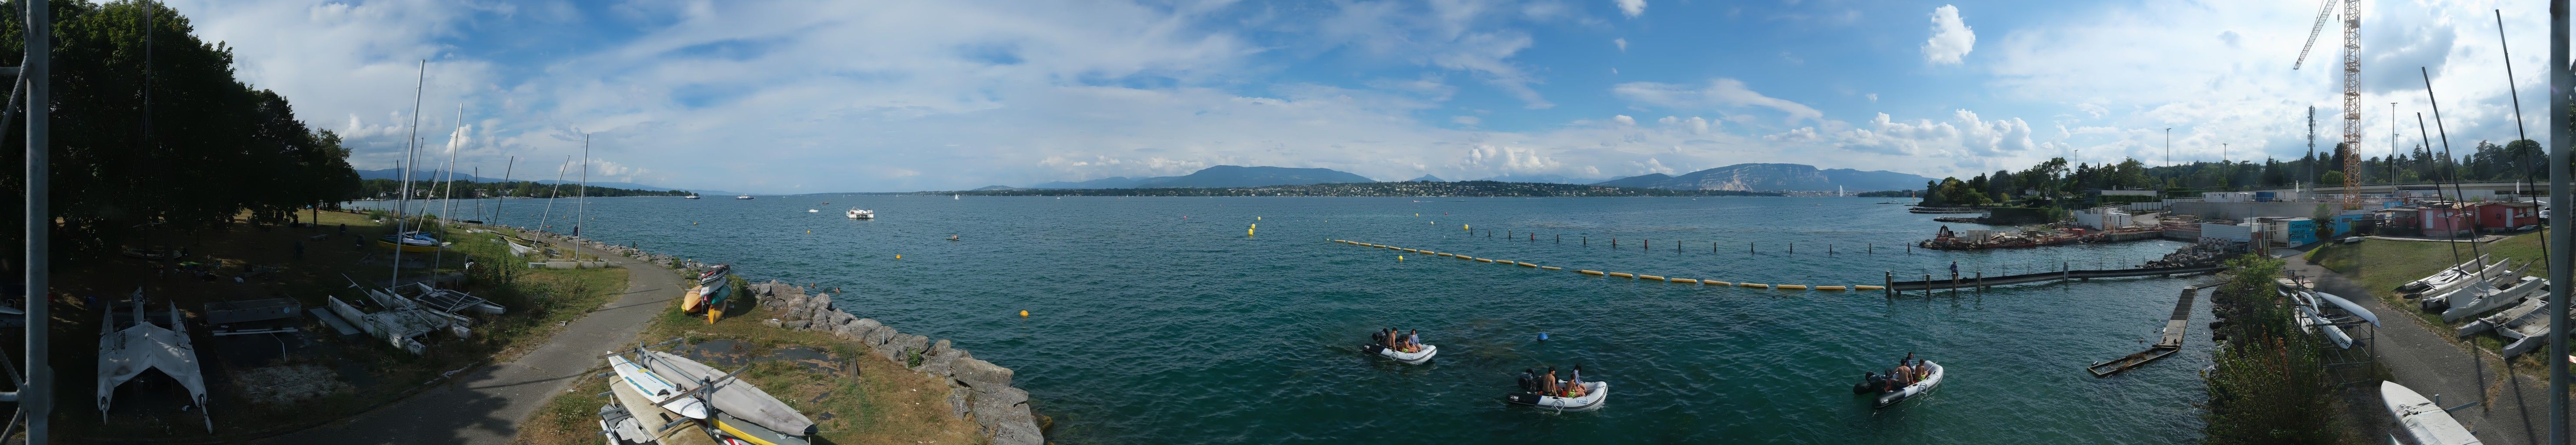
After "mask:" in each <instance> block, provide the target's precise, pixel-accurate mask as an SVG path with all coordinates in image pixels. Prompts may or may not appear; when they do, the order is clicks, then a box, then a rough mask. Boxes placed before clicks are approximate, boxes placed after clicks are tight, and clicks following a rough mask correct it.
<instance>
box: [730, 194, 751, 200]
mask: <svg viewBox="0 0 2576 445" xmlns="http://www.w3.org/2000/svg"><path fill="white" fill-rule="evenodd" d="M733 199H751V195H742V196H736V197H733Z"/></svg>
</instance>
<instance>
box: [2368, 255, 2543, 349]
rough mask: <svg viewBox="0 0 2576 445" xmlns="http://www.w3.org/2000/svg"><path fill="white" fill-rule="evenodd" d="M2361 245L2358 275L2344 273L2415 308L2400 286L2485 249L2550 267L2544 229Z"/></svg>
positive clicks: (2427, 317)
mask: <svg viewBox="0 0 2576 445" xmlns="http://www.w3.org/2000/svg"><path fill="white" fill-rule="evenodd" d="M2472 245H2474V246H2475V250H2474V251H2472V249H2471V247H2472ZM2358 246H2360V249H2359V250H2358V252H2357V253H2356V254H2355V255H2352V256H2353V260H2354V261H2353V262H2354V264H2353V265H2352V266H2351V267H2353V268H2355V269H2358V270H2359V271H2360V273H2359V274H2357V275H2356V274H2354V273H2351V272H2344V275H2346V276H2353V277H2354V278H2355V281H2359V282H2361V285H2362V286H2363V287H2365V288H2368V289H2370V295H2371V296H2374V297H2378V298H2379V299H2380V301H2384V302H2387V303H2388V305H2389V306H2393V307H2398V308H2414V307H2417V305H2416V304H2415V300H2408V299H2405V298H2403V297H2400V296H2398V294H2397V286H2399V285H2403V284H2406V282H2408V281H2415V280H2417V279H2422V278H2424V277H2425V276H2428V275H2432V274H2433V272H2436V271H2440V270H2442V268H2444V267H2450V266H2454V265H2458V264H2460V263H2461V262H2463V261H2468V259H2470V258H2476V257H2477V255H2478V253H2485V254H2487V255H2488V258H2490V259H2493V260H2503V259H2507V258H2510V259H2512V260H2513V261H2514V264H2515V265H2517V266H2518V265H2521V264H2522V262H2524V261H2529V262H2531V266H2530V267H2531V269H2530V270H2532V271H2540V270H2546V268H2548V267H2549V265H2548V263H2549V257H2548V255H2544V254H2542V253H2541V251H2540V247H2541V246H2540V233H2538V232H2534V233H2526V234H2522V235H2515V236H2513V237H2510V238H2505V239H2503V240H2499V241H2495V242H2491V243H2469V242H2461V243H2456V244H2455V243H2450V242H2437V241H2392V240H2384V239H2374V240H2369V241H2363V242H2361V243H2360V244H2358ZM2339 247H2349V246H2339ZM2454 249H2457V250H2456V252H2457V254H2456V256H2455V255H2454V253H2453V252H2454ZM2320 250H2323V249H2320ZM2335 270H2336V271H2337V272H2343V269H2335ZM2406 312H2408V313H2411V314H2412V315H2414V316H2416V317H2417V318H2419V319H2422V320H2424V321H2425V322H2426V323H2427V324H2430V325H2432V326H2438V327H2441V328H2444V329H2456V328H2459V325H2460V324H2459V323H2445V322H2443V321H2442V314H2439V313H2431V312H2424V311H2421V310H2407V311H2406Z"/></svg>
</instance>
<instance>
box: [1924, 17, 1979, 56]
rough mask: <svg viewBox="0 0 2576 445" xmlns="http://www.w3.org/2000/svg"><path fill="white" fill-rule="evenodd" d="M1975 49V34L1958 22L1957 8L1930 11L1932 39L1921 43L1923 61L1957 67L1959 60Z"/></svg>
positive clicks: (1964, 23) (1965, 25)
mask: <svg viewBox="0 0 2576 445" xmlns="http://www.w3.org/2000/svg"><path fill="white" fill-rule="evenodd" d="M1976 49H1977V33H1976V31H1973V30H1970V29H1968V24H1967V23H1966V22H1962V21H1960V20H1959V7H1958V6H1953V5H1941V7H1939V8H1934V9H1932V38H1931V39H1929V40H1925V41H1923V60H1924V61H1927V62H1932V64H1934V65H1957V64H1959V61H1960V58H1962V57H1967V55H1968V52H1969V51H1974V50H1976Z"/></svg>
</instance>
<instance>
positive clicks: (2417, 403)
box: [2379, 381, 2479, 445]
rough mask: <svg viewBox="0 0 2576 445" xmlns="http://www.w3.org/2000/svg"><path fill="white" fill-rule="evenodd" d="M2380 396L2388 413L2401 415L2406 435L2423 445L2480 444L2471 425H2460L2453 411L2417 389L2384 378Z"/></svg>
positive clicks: (2400, 420)
mask: <svg viewBox="0 0 2576 445" xmlns="http://www.w3.org/2000/svg"><path fill="white" fill-rule="evenodd" d="M2379 396H2380V397H2379V398H2380V400H2383V401H2385V402H2387V404H2388V413H2389V414H2392V415H2395V416H2397V423H2398V424H2399V425H2403V426H2405V427H2406V435H2408V436H2411V437H2412V438H2414V439H2415V443H2418V444H2422V445H2477V444H2478V443H2479V442H2478V438H2477V436H2473V435H2470V434H2469V429H2468V428H2467V427H2463V426H2460V421H2459V420H2458V419H2453V418H2451V412H2450V411H2446V410H2443V409H2442V407H2441V406H2439V405H2434V404H2433V401H2432V400H2431V399H2426V398H2424V395H2423V394H2419V393H2416V392H2415V390H2413V389H2407V388H2406V385H2399V384H2397V382H2391V381H2381V382H2379Z"/></svg>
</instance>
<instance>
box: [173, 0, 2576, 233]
mask: <svg viewBox="0 0 2576 445" xmlns="http://www.w3.org/2000/svg"><path fill="white" fill-rule="evenodd" d="M2501 3H2502V2H2497V1H2480V0H2467V1H2444V0H2407V1H2390V0H2362V4H2361V5H2362V6H2361V8H2362V12H2361V19H2362V27H2361V30H2360V41H2361V46H2362V48H2361V54H2360V57H2359V58H2360V62H2361V71H2360V77H2361V85H2362V98H2361V100H2360V103H2361V111H2362V112H2361V113H2359V114H2360V119H2359V123H2360V125H2361V134H2362V138H2361V139H2362V144H2361V145H2360V150H2362V152H2363V153H2364V154H2365V155H2370V154H2385V153H2387V152H2388V150H2389V149H2390V147H2391V145H2390V143H2389V140H2390V134H2391V131H2395V130H2402V131H2401V133H2402V137H2400V138H2399V141H2400V143H2401V144H2400V145H2402V149H2404V150H2412V148H2413V147H2414V146H2416V145H2417V144H2419V143H2420V142H2421V141H2422V138H2419V137H2418V135H2417V131H2416V130H2415V128H2416V126H2415V122H2414V120H2415V117H2414V113H2419V112H2420V113H2424V114H2425V119H2427V121H2428V123H2429V122H2430V120H2431V119H2432V118H2433V117H2432V111H2433V110H2432V108H2431V107H2430V106H2429V105H2428V104H2430V103H2431V102H2429V101H2428V100H2427V88H2426V85H2427V80H2426V78H2427V77H2429V79H2430V81H2429V83H2430V85H2431V88H2432V89H2431V91H2432V92H2433V93H2435V94H2438V95H2439V96H2438V97H2439V99H2441V101H2440V105H2441V109H2440V111H2441V121H2440V123H2441V124H2442V125H2441V127H2440V128H2439V129H2435V130H2434V131H2433V132H2430V133H2432V134H2430V137H2432V138H2433V139H2434V141H2433V143H2434V146H2435V147H2436V148H2437V149H2438V148H2439V147H2440V144H2441V143H2442V141H2441V140H2440V137H2441V133H2444V132H2447V133H2448V134H2449V141H2450V144H2451V146H2452V147H2453V148H2454V149H2455V150H2457V151H2460V152H2462V153H2465V152H2466V151H2467V150H2468V149H2469V147H2471V146H2474V144H2475V143H2476V141H2480V140H2488V141H2495V142H2496V143H2503V142H2504V141H2510V140H2513V139H2518V138H2519V137H2518V136H2516V134H2517V133H2516V131H2517V129H2516V120H2517V118H2516V115H2515V113H2514V105H2513V103H2512V100H2513V97H2514V95H2515V94H2513V93H2509V92H2508V91H2509V87H2510V88H2518V89H2519V95H2520V96H2521V97H2520V99H2521V102H2522V106H2523V108H2524V109H2527V110H2532V111H2535V112H2536V111H2537V110H2539V109H2541V108H2545V106H2546V105H2545V104H2546V103H2547V102H2546V95H2545V93H2543V92H2542V91H2543V90H2544V89H2545V87H2546V82H2547V79H2546V77H2545V75H2544V73H2543V72H2542V71H2541V70H2540V69H2539V67H2540V61H2541V59H2543V58H2545V57H2546V54H2547V52H2548V46H2547V44H2546V43H2547V37H2546V35H2547V24H2546V18H2547V11H2546V10H2545V9H2544V8H2545V6H2544V4H2543V3H2542V2H2520V3H2516V4H2512V5H2509V6H2507V5H2503V4H2501ZM166 4H167V5H169V6H170V7H171V8H173V9H175V10H177V12H179V13H180V14H182V15H185V16H187V17H189V18H190V19H192V20H193V21H194V25H195V33H196V35H197V36H198V37H199V38H201V39H204V40H207V41H210V42H211V41H221V42H225V43H226V44H228V45H230V46H231V47H232V48H234V51H235V55H236V63H237V66H236V67H235V68H236V73H237V75H238V76H239V77H240V79H241V80H243V81H245V82H248V83H250V84H251V85H253V86H254V87H257V88H266V89H272V90H276V91H277V92H279V93H280V94H282V95H284V96H286V97H287V98H288V99H289V100H291V101H292V102H293V103H294V105H295V107H296V112H297V114H298V116H299V117H301V118H303V119H304V120H305V121H307V122H308V123H309V124H311V125H312V126H313V127H315V128H320V129H329V130H332V131H336V132H339V133H340V134H342V135H344V136H345V137H348V138H349V139H348V142H347V143H348V144H349V145H350V146H351V147H352V148H354V149H355V151H356V153H355V154H354V155H353V156H352V158H351V163H352V164H354V165H356V166H357V167H358V168H360V169H378V168H391V167H393V166H394V165H395V164H396V162H398V161H401V160H402V159H404V156H405V146H406V145H407V144H406V143H405V142H406V139H408V138H409V136H410V135H411V131H412V125H413V122H414V121H417V122H418V125H419V128H420V130H419V132H418V134H419V135H420V136H419V139H417V140H418V141H420V142H422V144H423V145H424V146H425V147H426V149H424V150H422V151H421V153H420V154H419V157H420V158H422V159H428V160H425V161H420V162H437V161H435V160H444V159H446V158H448V155H449V152H450V151H451V150H454V151H455V152H454V157H455V158H456V159H457V164H456V165H457V168H458V169H459V170H464V171H471V170H475V169H478V168H479V169H480V171H482V172H483V173H484V176H495V177H497V175H494V173H501V172H502V171H504V170H507V171H508V172H510V173H509V174H510V175H512V176H513V177H515V178H521V179H526V178H537V179H549V178H548V176H549V173H550V172H548V171H547V170H559V169H566V170H563V174H565V175H567V176H568V177H571V176H579V174H580V173H581V171H582V169H583V168H584V166H582V165H581V164H580V159H581V158H582V157H583V151H584V140H585V138H586V139H587V141H588V142H587V145H588V156H589V158H590V163H589V165H588V166H587V169H588V172H589V174H590V175H591V178H590V179H591V180H592V181H623V182H635V183H643V184H651V185H657V186H664V187H674V188H691V189H709V190H729V191H741V192H753V193H817V192H849V191H915V190H958V189H968V188H975V187H982V186H989V185H1009V186H1026V185H1031V184H1036V183H1040V182H1047V181H1074V180H1088V179H1098V178H1105V177H1112V176H1127V177H1140V176H1165V175H1181V174H1187V173H1189V172H1192V171H1195V170H1198V169H1201V168H1205V167H1208V166H1214V165H1228V164H1230V165H1269V166H1281V167H1321V168H1331V169H1337V170H1342V171H1347V172H1351V173H1356V174H1359V175H1362V176H1367V177H1370V178H1375V179H1379V180H1405V179H1412V178H1415V177H1419V176H1422V175H1426V174H1427V175H1434V176H1438V177H1440V178H1444V179H1450V180H1465V179H1481V178H1488V177H1496V176H1504V175H1514V176H1524V177H1526V176H1555V177H1565V178H1592V179H1607V178H1612V177H1620V176H1630V175H1639V174H1648V173H1666V174H1679V173H1688V172H1691V171H1697V170H1701V169H1707V168H1713V167H1720V166H1726V165H1732V164H1738V163H1749V162H1787V163H1800V164H1810V165H1815V166H1818V167H1820V168H1855V169H1862V170H1889V171H1896V172H1902V173H1912V174H1919V175H1924V176H1931V177H1942V176H1953V175H1955V176H1960V177H1963V178H1964V177H1966V176H1972V175H1975V174H1977V173H1979V172H1991V171H1994V170H1998V169H2014V170H2018V169H2022V168H2026V167H2028V166H2029V165H2031V164H2032V163H2034V162H2037V161H2041V160H2045V159H2048V158H2053V157H2069V158H2071V159H2073V160H2075V161H2077V162H2083V163H2104V162H2117V161H2119V160H2120V159H2122V158H2123V157H2134V158H2136V159H2139V160H2141V161H2143V162H2146V163H2147V164H2149V165H2162V164H2164V163H2166V162H2167V161H2166V160H2167V159H2168V158H2170V159H2171V160H2172V162H2189V161H2195V160H2209V161H2214V160H2219V159H2221V158H2222V157H2224V158H2225V159H2238V160H2241V159H2259V158H2261V157H2264V156H2273V157H2282V158H2291V157H2297V156H2300V155H2302V154H2305V153H2306V152H2307V151H2308V150H2309V142H2308V141H2309V138H2308V123H2309V120H2308V114H2307V113H2308V110H2307V108H2308V107H2311V106H2313V107H2316V108H2317V109H2318V111H2317V117H2316V122H2317V130H2316V133H2317V134H2318V136H2317V145H2318V146H2319V147H2320V148H2318V149H2319V150H2326V151H2330V150H2332V147H2333V144H2334V143H2335V142H2336V141H2338V140H2339V138H2340V137H2341V134H2342V132H2343V120H2342V119H2340V118H2341V117H2342V103H2341V101H2340V93H2341V88H2342V84H2341V83H2340V82H2341V74H2342V70H2341V69H2340V68H2341V66H2340V65H2341V60H2342V57H2343V51H2342V46H2341V41H2342V40H2341V35H2340V29H2339V25H2340V22H2334V23H2328V24H2327V26H2326V28H2325V33H2324V35H2323V36H2321V37H2320V38H2318V39H2317V40H2318V41H2317V42H2316V47H2315V48H2314V49H2313V50H2312V51H2311V52H2310V53H2309V54H2308V55H2307V56H2306V59H2305V62H2304V63H2303V64H2301V66H2299V67H2298V68H2297V69H2292V65H2293V63H2294V61H2296V60H2297V59H2298V58H2299V54H2300V48H2301V46H2302V44H2304V43H2306V42H2307V39H2308V35H2309V32H2310V30H2311V27H2312V26H2313V25H2314V24H2315V23H2316V21H2317V11H2318V9H2319V7H2320V5H2322V3H2316V2H2307V1H2268V0H2263V1H2242V0H2235V1H2169V0H2153V1H2113V2H2081V1H2060V2H2029V1H2022V2H1984V1H1932V2H1914V1H1840V0H1751V1H1709V0H1697V1H1681V0H1583V1H1531V2H1513V1H1486V0H1430V1H1401V0H1386V1H1363V0H1337V1H1318V2H1297V1H1279V2H1256V1H1143V2H1138V1H1126V0H1038V1H1016V0H1006V1H986V0H956V1H936V2H910V1H848V0H825V1H766V0H738V1H683V0H635V1H625V2H591V1H546V0H522V1H485V0H377V1H312V0H220V1H217V0H171V1H168V2H167V3H166ZM218 5H220V6H218ZM2507 7H2510V8H2513V9H2509V10H2505V11H2503V20H2502V21H2503V23H2502V24H2503V26H2504V27H2505V33H2504V34H2503V35H2502V37H2504V42H2502V43H2505V44H2509V45H2511V46H2510V48H2511V49H2512V50H2513V51H2514V52H2513V53H2512V64H2513V70H2514V73H2513V75H2512V77H2511V78H2510V80H2508V76H2507V74H2506V67H2505V64H2504V62H2505V57H2504V56H2503V54H2502V53H2501V52H2500V51H2499V49H2498V47H2497V45H2498V44H2499V41H2498V38H2499V33H2498V30H2497V25H2498V24H2497V16H2496V14H2497V12H2496V11H2495V10H2496V9H2498V8H2507ZM2337 9H2338V10H2340V7H2337ZM2419 70H2420V71H2419ZM415 82H418V83H419V85H421V86H420V87H419V89H418V94H419V95H420V97H421V99H420V102H419V105H418V109H419V112H418V113H416V114H417V116H415V112H414V111H413V110H414V107H415V106H414V103H413V96H414V93H415V89H414V85H415ZM2391 103H2395V105H2394V108H2395V109H2394V112H2395V113H2396V114H2397V116H2396V118H2395V119H2392V118H2391V114H2392V110H2391ZM459 116H461V117H462V119H461V120H460V119H459ZM2534 116H2535V117H2533V118H2528V119H2522V121H2523V122H2525V123H2527V125H2528V126H2529V128H2528V130H2529V131H2532V132H2541V131H2543V130H2542V128H2541V127H2542V126H2545V122H2544V121H2542V120H2540V119H2538V118H2537V117H2536V116H2537V115H2536V114H2535V115H2534ZM2168 128H2170V129H2171V130H2170V138H2169V139H2170V142H2168V130H2167V129H2168ZM512 157H516V159H517V162H516V163H515V164H514V163H512V162H511V158H512ZM567 157H569V158H570V159H572V160H573V162H572V163H571V164H566V163H565V160H566V159H567Z"/></svg>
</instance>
